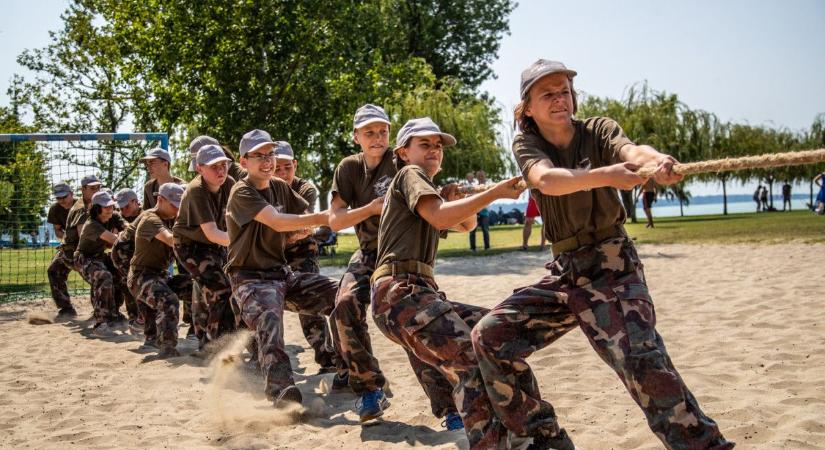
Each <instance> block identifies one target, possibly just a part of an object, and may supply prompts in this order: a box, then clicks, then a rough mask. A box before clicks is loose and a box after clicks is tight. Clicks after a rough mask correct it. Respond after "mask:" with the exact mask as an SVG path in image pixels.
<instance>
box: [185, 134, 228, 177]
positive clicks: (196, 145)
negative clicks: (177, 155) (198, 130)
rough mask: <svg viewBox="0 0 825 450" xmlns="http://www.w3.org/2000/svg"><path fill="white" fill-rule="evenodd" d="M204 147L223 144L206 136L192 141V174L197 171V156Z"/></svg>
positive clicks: (190, 146) (190, 167) (190, 152)
mask: <svg viewBox="0 0 825 450" xmlns="http://www.w3.org/2000/svg"><path fill="white" fill-rule="evenodd" d="M204 145H218V146H220V145H221V143H220V142H218V140H217V139H215V138H213V137H211V136H206V135H203V136H198V137H196V138H195V139H192V142H190V143H189V154H190V155H192V162H190V163H189V171H190V172H194V171H195V156H196V155H197V154H198V151H200V149H201V147H203V146H204Z"/></svg>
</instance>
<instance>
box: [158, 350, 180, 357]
mask: <svg viewBox="0 0 825 450" xmlns="http://www.w3.org/2000/svg"><path fill="white" fill-rule="evenodd" d="M178 356H180V352H179V351H178V349H176V348H175V347H166V348H164V349H162V350H161V351H160V353H158V358H160V359H166V358H176V357H178Z"/></svg>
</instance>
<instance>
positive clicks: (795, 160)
mask: <svg viewBox="0 0 825 450" xmlns="http://www.w3.org/2000/svg"><path fill="white" fill-rule="evenodd" d="M821 162H825V148H820V149H817V150H805V151H801V152H786V153H771V154H767V155H759V156H743V157H741V158H725V159H713V160H709V161H697V162H692V163H679V164H674V165H673V172H675V173H677V174H679V175H695V174H697V173H708V172H730V171H734V170H742V169H765V168H770V167H784V166H800V165H803V164H816V163H821ZM636 173H638V174H639V175H640V176H642V177H644V178H650V177H652V176H653V174H654V173H656V166H647V167H642V168H640V169H639V170H638V171H637V172H636ZM493 186H494V184H479V185H473V186H459V188H458V191H459V192H461V193H462V194H477V193H479V192H484V191H486V190H488V189H490V188H492V187H493ZM528 187H529V186H527V183H526V182H525V181H524V180H522V181H519V182H518V184H516V185H515V187H514V188H515V189H527V188H528Z"/></svg>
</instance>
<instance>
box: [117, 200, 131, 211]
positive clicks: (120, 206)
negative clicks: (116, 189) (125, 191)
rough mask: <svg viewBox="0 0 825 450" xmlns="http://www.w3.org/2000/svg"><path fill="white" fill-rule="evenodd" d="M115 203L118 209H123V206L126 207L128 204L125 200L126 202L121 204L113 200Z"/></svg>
mask: <svg viewBox="0 0 825 450" xmlns="http://www.w3.org/2000/svg"><path fill="white" fill-rule="evenodd" d="M115 203H117V207H118V209H123V208H124V207H126V205H128V204H129V202H126V203H124V204H122V205H121V204H120V202H118V201H115Z"/></svg>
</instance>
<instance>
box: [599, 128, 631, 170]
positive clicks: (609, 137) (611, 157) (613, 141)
mask: <svg viewBox="0 0 825 450" xmlns="http://www.w3.org/2000/svg"><path fill="white" fill-rule="evenodd" d="M593 131H594V132H595V135H596V137H597V139H598V140H599V148H600V149H601V151H602V160H604V161H605V162H606V163H608V164H616V163H619V162H621V159H620V158H619V155H620V151H621V149H622V147H624V146H625V145H627V144H633V142H632V141H631V140H630V139H628V137H627V136H626V135H625V134H624V130H622V127H621V126H620V125H619V124H618V123H617V122H616V121H615V120H613V119H610V118H607V117H599V118H597V119H595V122H594V126H593Z"/></svg>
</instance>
